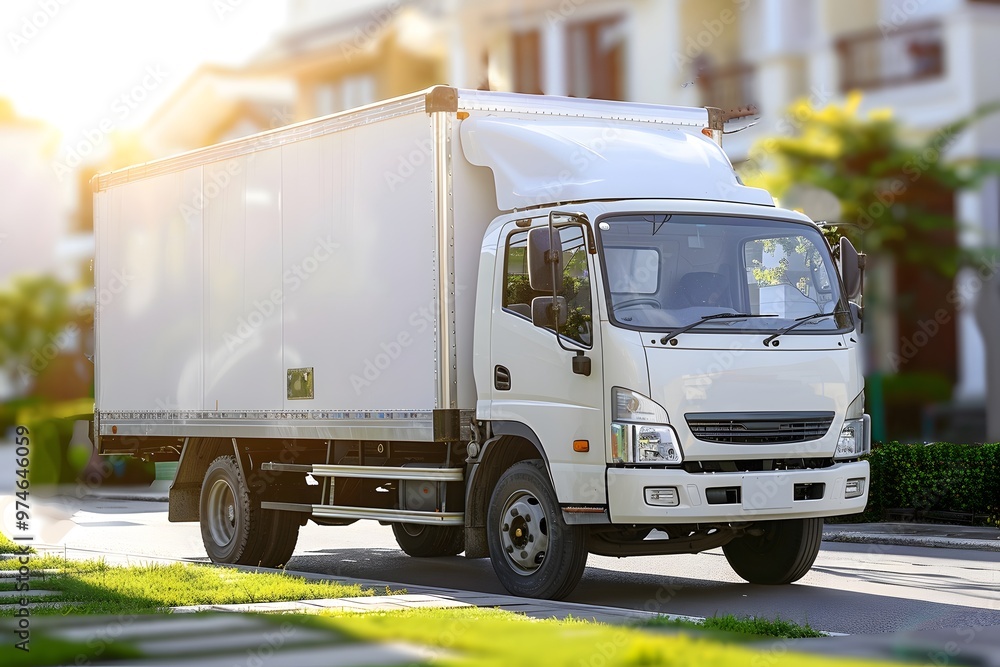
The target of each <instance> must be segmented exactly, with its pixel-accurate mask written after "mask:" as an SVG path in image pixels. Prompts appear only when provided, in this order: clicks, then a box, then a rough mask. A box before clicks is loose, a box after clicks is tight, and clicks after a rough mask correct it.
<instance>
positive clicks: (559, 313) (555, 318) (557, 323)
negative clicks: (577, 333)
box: [531, 296, 569, 331]
mask: <svg viewBox="0 0 1000 667" xmlns="http://www.w3.org/2000/svg"><path fill="white" fill-rule="evenodd" d="M568 318H569V312H568V311H567V309H566V298H565V297H561V296H557V297H555V298H552V297H551V296H536V297H535V298H534V299H532V300H531V323H532V324H534V325H535V326H536V327H548V328H550V329H554V330H555V331H559V329H561V328H562V327H563V325H565V324H566V320H567V319H568Z"/></svg>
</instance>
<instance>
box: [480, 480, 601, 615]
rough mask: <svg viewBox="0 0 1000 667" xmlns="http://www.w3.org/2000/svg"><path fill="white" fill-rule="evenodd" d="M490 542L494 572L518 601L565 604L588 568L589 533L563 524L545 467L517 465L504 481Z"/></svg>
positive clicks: (493, 509)
mask: <svg viewBox="0 0 1000 667" xmlns="http://www.w3.org/2000/svg"><path fill="white" fill-rule="evenodd" d="M486 537H487V542H488V543H489V549H490V562H491V563H492V565H493V571H494V572H496V575H497V577H498V578H499V579H500V583H501V584H503V586H504V588H506V589H507V590H508V591H510V592H511V593H512V594H514V595H520V596H523V597H532V598H543V599H548V600H559V599H562V598H564V597H566V596H567V595H569V594H570V593H571V592H572V591H573V589H574V588H576V585H577V583H579V581H580V577H582V576H583V570H584V568H585V567H586V566H587V533H586V532H585V530H584V528H583V527H582V526H569V525H567V524H566V522H565V521H563V517H562V511H561V510H560V508H559V502H558V500H557V499H556V494H555V491H553V489H552V484H551V483H550V482H549V476H548V474H547V473H546V472H545V465H544V464H543V463H542V462H541V461H537V460H534V461H522V462H520V463H516V464H514V465H513V466H511V467H510V468H508V469H507V471H506V472H504V474H503V475H501V476H500V480H499V481H498V482H497V485H496V487H495V488H494V489H493V495H492V497H491V498H490V505H489V511H488V513H487V522H486Z"/></svg>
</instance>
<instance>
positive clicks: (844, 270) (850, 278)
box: [840, 236, 862, 301]
mask: <svg viewBox="0 0 1000 667" xmlns="http://www.w3.org/2000/svg"><path fill="white" fill-rule="evenodd" d="M861 257H862V256H861V255H859V254H858V251H857V250H855V249H854V245H853V244H852V243H851V242H850V241H849V240H848V239H847V237H845V236H842V237H840V277H841V279H842V280H843V281H844V290H845V291H846V292H847V294H846V295H845V296H847V300H848V301H853V300H854V299H857V298H858V296H859V295H860V294H861V284H862V281H861V275H862V262H861Z"/></svg>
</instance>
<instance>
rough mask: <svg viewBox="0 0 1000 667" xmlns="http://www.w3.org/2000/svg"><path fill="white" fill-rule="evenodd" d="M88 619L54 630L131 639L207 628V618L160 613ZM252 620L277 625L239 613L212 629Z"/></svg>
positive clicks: (80, 636)
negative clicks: (69, 626) (143, 615)
mask: <svg viewBox="0 0 1000 667" xmlns="http://www.w3.org/2000/svg"><path fill="white" fill-rule="evenodd" d="M88 620H89V619H87V618H86V617H84V618H79V619H74V625H73V627H71V628H65V627H61V628H59V629H58V630H55V631H53V635H55V636H57V637H59V638H62V639H65V640H67V641H83V642H85V641H88V640H90V639H92V638H93V637H95V636H96V635H98V634H100V633H101V632H103V633H105V634H107V635H108V636H114V637H116V638H120V639H122V640H126V641H131V640H133V639H140V638H142V637H160V636H163V635H165V634H172V635H184V634H189V633H190V634H195V633H199V632H205V627H206V619H204V618H190V617H187V616H185V617H181V618H172V617H170V616H168V617H165V618H164V617H156V616H153V617H145V618H144V617H142V616H123V617H110V618H107V617H105V618H99V619H94V621H95V622H92V623H88V622H87V621H88ZM64 622H65V621H64ZM81 623H83V625H81ZM251 624H253V625H255V626H256V627H259V628H272V627H274V626H273V624H272V623H268V622H267V621H262V620H259V619H253V618H245V617H241V616H235V615H233V616H228V615H227V616H217V617H214V618H212V619H211V621H210V622H209V623H208V626H209V627H211V631H212V632H217V633H225V632H230V631H234V630H237V629H240V628H245V627H247V626H248V625H251Z"/></svg>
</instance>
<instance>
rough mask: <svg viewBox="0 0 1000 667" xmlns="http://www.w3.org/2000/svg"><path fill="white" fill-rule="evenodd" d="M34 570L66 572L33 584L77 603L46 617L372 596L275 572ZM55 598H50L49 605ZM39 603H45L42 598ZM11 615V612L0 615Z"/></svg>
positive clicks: (174, 567)
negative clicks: (207, 605)
mask: <svg viewBox="0 0 1000 667" xmlns="http://www.w3.org/2000/svg"><path fill="white" fill-rule="evenodd" d="M31 568H32V570H33V571H36V572H37V571H39V570H42V569H54V568H58V569H62V570H63V571H62V573H60V574H54V575H48V576H44V577H42V578H39V579H37V580H33V581H32V588H33V589H36V590H49V591H58V592H59V593H60V595H59V597H58V598H55V599H59V600H62V601H64V602H68V603H72V604H67V605H64V606H62V607H59V608H47V609H46V608H37V609H35V610H33V613H34V614H36V615H43V614H112V613H113V614H123V613H152V612H156V611H161V610H164V609H166V608H168V607H179V606H187V605H199V604H242V603H252V602H279V601H286V600H305V599H319V598H339V597H358V596H367V595H372V594H373V591H371V590H368V589H363V588H361V587H360V586H356V585H346V584H340V583H337V582H330V581H309V580H306V579H304V578H302V577H295V576H290V575H285V574H278V573H272V572H243V571H240V570H234V569H230V568H218V567H208V566H203V565H190V564H183V563H174V564H170V565H141V566H130V567H118V566H111V565H107V564H105V563H103V562H101V561H65V560H63V559H61V558H57V557H53V556H43V557H41V558H37V559H35V558H33V559H32V562H31ZM52 599H53V598H49V597H46V598H44V601H50V600H52ZM35 601H39V602H40V601H43V599H41V598H38V599H36V600H35ZM0 615H10V612H0Z"/></svg>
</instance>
